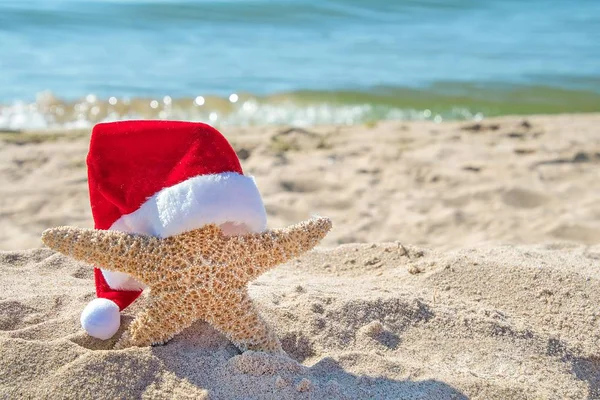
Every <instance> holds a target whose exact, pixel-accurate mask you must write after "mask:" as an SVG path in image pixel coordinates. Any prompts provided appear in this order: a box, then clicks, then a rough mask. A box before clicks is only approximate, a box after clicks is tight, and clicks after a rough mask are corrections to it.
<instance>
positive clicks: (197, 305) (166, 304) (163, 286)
mask: <svg viewBox="0 0 600 400" xmlns="http://www.w3.org/2000/svg"><path fill="white" fill-rule="evenodd" d="M330 229H331V221H330V220H329V219H328V218H314V219H311V220H308V221H304V222H301V223H299V224H296V225H292V226H290V227H287V228H284V229H274V230H269V231H266V232H263V233H257V234H248V235H240V236H225V235H224V234H223V232H222V231H221V229H220V228H219V227H218V226H216V225H206V226H204V227H202V228H200V229H196V230H193V231H189V232H186V233H183V234H180V235H176V236H171V237H169V238H166V239H160V238H157V237H153V236H147V235H140V234H128V233H123V232H117V231H104V230H94V229H83V228H74V227H58V228H53V229H48V230H46V231H45V232H44V233H43V234H42V240H43V242H44V243H45V244H46V245H47V246H48V247H50V248H51V249H53V250H56V251H59V252H61V253H63V254H65V255H68V256H71V257H73V258H75V259H77V260H80V261H84V262H87V263H92V264H95V265H99V266H101V267H102V268H105V269H108V270H112V271H120V272H125V273H127V274H130V275H132V276H133V277H135V278H136V279H138V280H139V281H141V282H143V283H145V284H146V285H148V287H149V288H150V296H149V300H150V302H149V305H148V307H147V308H146V309H145V310H144V311H143V312H141V313H140V314H139V315H138V316H137V317H136V318H135V320H134V321H133V322H132V323H131V325H130V326H129V329H128V331H127V332H125V333H124V334H123V336H122V337H121V338H120V339H119V341H118V342H117V344H116V345H115V348H125V347H130V346H140V347H142V346H148V345H152V344H160V343H164V342H166V341H168V340H169V339H171V338H172V337H173V336H174V335H176V334H177V333H179V332H181V331H182V330H183V329H185V328H187V327H189V326H190V325H191V324H192V323H194V322H195V321H196V320H198V319H202V320H205V321H207V322H208V323H210V324H211V325H212V326H213V327H215V328H216V329H217V330H219V331H220V332H222V333H223V334H225V335H226V336H227V337H228V338H229V339H230V340H231V341H232V342H233V343H234V344H235V345H236V346H237V347H238V348H240V349H241V350H242V351H245V350H262V351H267V352H281V351H282V349H281V344H280V342H279V340H278V339H277V337H276V335H275V332H274V331H273V329H272V328H271V327H270V326H269V325H268V324H267V323H266V322H265V321H264V320H263V319H262V318H261V316H260V315H259V313H258V311H257V310H256V308H255V307H254V305H253V303H252V300H251V299H250V297H249V296H248V292H247V284H248V283H249V282H250V281H252V280H254V279H255V278H257V277H258V276H259V275H260V274H262V273H264V272H266V271H268V270H269V269H271V268H273V267H275V266H276V265H278V264H281V263H284V262H286V261H288V260H290V259H292V258H294V257H297V256H299V255H300V254H302V253H304V252H306V251H308V250H310V249H312V248H313V247H314V246H316V245H317V244H318V243H319V241H320V240H321V239H323V237H325V235H326V234H327V232H329V230H330Z"/></svg>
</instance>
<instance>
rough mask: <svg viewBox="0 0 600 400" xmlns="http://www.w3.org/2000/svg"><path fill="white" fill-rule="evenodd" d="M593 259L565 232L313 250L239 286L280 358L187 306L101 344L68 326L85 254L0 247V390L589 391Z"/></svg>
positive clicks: (257, 393)
mask: <svg viewBox="0 0 600 400" xmlns="http://www.w3.org/2000/svg"><path fill="white" fill-rule="evenodd" d="M598 259H600V248H598V247H596V248H594V247H582V246H576V245H568V244H562V245H561V244H557V245H546V246H537V247H531V246H530V247H509V246H506V247H487V248H480V249H477V250H475V249H465V250H460V251H457V252H451V253H437V252H433V251H428V250H422V249H418V248H414V247H410V246H406V247H405V246H402V245H401V244H399V243H388V244H379V245H377V244H372V245H343V246H340V247H338V248H335V249H330V250H317V251H315V252H313V253H310V254H308V255H306V256H305V257H304V258H302V259H300V260H298V261H295V262H292V263H290V264H287V265H284V266H282V267H280V268H278V269H276V270H274V271H272V272H271V273H269V274H267V275H265V276H263V277H261V278H260V279H259V280H258V281H256V282H255V283H254V284H253V285H252V287H251V294H252V297H253V298H254V299H255V300H256V302H257V303H258V305H259V307H260V309H261V312H262V313H263V314H264V315H265V317H266V318H268V319H269V320H270V321H271V322H272V323H273V324H275V325H276V326H277V329H278V334H279V336H280V338H281V339H282V342H283V345H284V348H285V349H286V351H287V352H288V354H290V356H291V358H287V357H275V356H270V355H266V354H263V353H255V352H246V353H244V354H239V352H238V351H237V349H236V348H235V347H234V346H233V345H231V344H230V343H229V342H228V341H227V340H226V339H225V338H224V337H223V336H222V335H220V334H219V333H217V332H216V331H214V330H213V329H212V328H211V327H210V326H208V325H207V324H205V323H202V322H199V323H197V324H195V325H194V326H193V327H191V328H190V329H188V330H186V331H184V333H183V334H181V335H180V336H178V337H176V339H174V340H173V341H171V342H170V343H168V344H167V345H165V346H157V347H152V348H133V349H127V350H121V351H114V350H110V346H111V344H112V343H114V339H113V341H109V342H102V341H98V340H95V339H92V338H90V337H87V336H86V335H85V333H83V332H82V330H81V329H80V328H79V326H78V318H79V312H80V311H81V309H82V308H83V307H84V305H85V304H86V302H87V301H89V300H90V299H92V298H93V297H94V294H93V290H92V288H93V286H92V280H91V279H90V278H91V274H90V273H89V270H88V267H87V266H85V265H83V264H79V263H76V262H74V261H71V260H69V259H67V258H64V257H63V256H61V255H58V254H54V253H53V252H51V251H49V250H45V249H37V250H28V251H19V252H2V253H0V271H2V275H1V277H0V354H1V355H2V357H1V358H0V398H11V399H12V398H28V397H36V398H53V399H54V398H78V399H81V398H165V399H173V398H176V399H185V398H196V399H197V398H204V397H209V398H211V399H232V398H235V399H242V398H243V399H254V398H276V399H285V398H290V399H296V398H298V399H309V398H310V399H366V398H386V399H397V398H411V399H412V398H416V399H418V398H444V399H446V398H458V399H460V398H467V397H469V398H481V399H490V398H497V399H506V398H561V399H562V398H578V399H583V398H599V397H600V309H598V304H600V270H599V269H598V268H597V264H598ZM142 303H143V299H141V300H138V302H137V303H136V305H135V306H134V307H132V308H131V309H130V310H129V311H128V315H126V316H124V318H125V324H124V325H126V323H127V322H130V321H131V316H132V315H134V314H135V312H136V310H139V308H140V307H141V306H142V305H143V304H142Z"/></svg>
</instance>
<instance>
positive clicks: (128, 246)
mask: <svg viewBox="0 0 600 400" xmlns="http://www.w3.org/2000/svg"><path fill="white" fill-rule="evenodd" d="M42 241H43V242H44V244H46V245H47V246H48V247H50V248H51V249H53V250H56V251H59V252H61V253H63V254H65V255H67V256H70V257H73V258H74V259H76V260H79V261H84V262H87V263H90V264H95V265H98V266H100V268H105V269H108V270H110V271H118V272H124V273H127V274H130V275H132V276H134V277H135V278H138V279H139V280H141V281H142V282H144V283H149V280H151V279H152V278H156V277H157V276H158V273H159V268H158V267H159V266H160V265H161V264H162V262H163V260H164V259H165V254H164V253H165V252H167V249H166V248H163V247H164V246H161V243H160V240H159V239H158V238H155V237H152V236H146V235H137V234H129V233H123V232H117V231H104V230H95V229H84V228H75V227H69V226H61V227H58V228H52V229H47V230H46V231H44V233H43V234H42Z"/></svg>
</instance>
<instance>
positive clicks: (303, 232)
mask: <svg viewBox="0 0 600 400" xmlns="http://www.w3.org/2000/svg"><path fill="white" fill-rule="evenodd" d="M330 229H331V220H329V218H323V217H319V218H313V219H310V220H308V221H303V222H300V223H298V224H295V225H292V226H289V227H287V228H283V229H274V230H270V231H266V232H264V233H259V234H251V235H244V236H232V237H230V238H229V243H228V246H226V247H227V252H228V253H229V254H233V255H235V257H236V258H237V260H235V261H236V262H234V263H232V265H238V266H241V267H242V268H243V269H244V272H245V273H246V275H248V278H249V279H248V280H252V279H254V278H256V277H258V276H259V275H261V274H263V273H264V272H266V271H268V270H269V269H271V268H273V267H275V266H277V265H279V264H282V263H284V262H287V261H289V260H291V259H293V258H295V257H298V256H299V255H301V254H302V253H305V252H307V251H309V250H311V249H312V248H313V247H315V246H316V245H317V244H318V243H319V242H320V241H321V240H322V239H323V238H324V237H325V235H326V234H327V233H328V232H329V230H330Z"/></svg>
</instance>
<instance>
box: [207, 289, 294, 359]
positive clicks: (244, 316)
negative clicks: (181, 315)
mask: <svg viewBox="0 0 600 400" xmlns="http://www.w3.org/2000/svg"><path fill="white" fill-rule="evenodd" d="M225 299H226V301H222V302H221V303H220V304H219V305H218V306H213V307H212V308H211V310H210V312H208V313H207V314H206V315H205V316H204V319H205V320H206V321H207V322H208V323H209V324H211V325H212V326H213V327H214V328H215V329H217V330H218V331H220V332H221V333H223V334H224V335H225V336H226V337H227V338H228V339H229V340H231V341H232V342H233V344H235V345H236V346H237V347H238V348H239V349H240V350H241V351H246V350H256V351H264V352H268V353H282V352H283V350H282V348H281V343H280V342H279V339H277V335H276V334H275V331H274V330H273V329H272V328H271V327H270V326H269V325H268V324H267V323H266V322H265V321H264V320H263V319H262V317H261V316H260V314H259V313H258V311H257V310H256V308H255V307H254V304H253V303H252V300H251V299H250V296H248V293H247V292H246V290H245V289H242V290H239V291H235V292H230V293H229V295H228V296H227V297H226V298H223V300H225Z"/></svg>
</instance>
